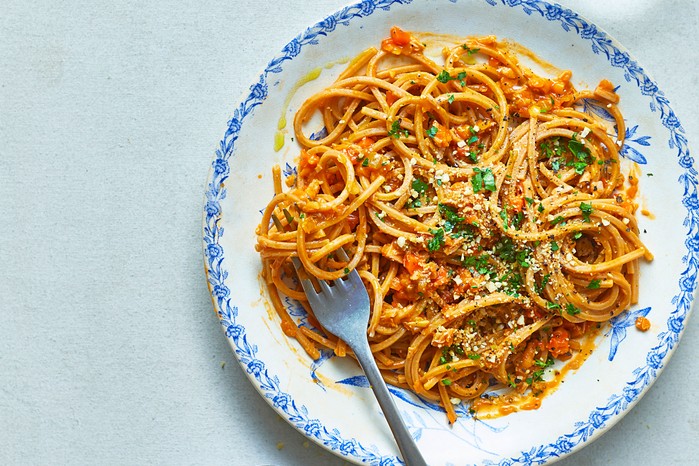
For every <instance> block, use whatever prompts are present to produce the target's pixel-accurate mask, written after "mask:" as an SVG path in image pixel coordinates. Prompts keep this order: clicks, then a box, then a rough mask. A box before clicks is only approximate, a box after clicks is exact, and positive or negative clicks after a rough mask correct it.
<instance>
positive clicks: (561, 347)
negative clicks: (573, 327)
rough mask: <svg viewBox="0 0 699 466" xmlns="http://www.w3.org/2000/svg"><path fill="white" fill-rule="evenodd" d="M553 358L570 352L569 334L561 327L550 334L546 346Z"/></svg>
mask: <svg viewBox="0 0 699 466" xmlns="http://www.w3.org/2000/svg"><path fill="white" fill-rule="evenodd" d="M546 349H548V350H549V351H550V352H551V355H552V356H553V357H554V358H557V357H559V356H561V355H563V354H566V353H568V352H569V351H570V334H569V333H568V330H566V329H564V328H563V327H558V328H557V329H556V330H554V331H553V333H552V334H551V339H550V340H549V344H548V345H547V346H546Z"/></svg>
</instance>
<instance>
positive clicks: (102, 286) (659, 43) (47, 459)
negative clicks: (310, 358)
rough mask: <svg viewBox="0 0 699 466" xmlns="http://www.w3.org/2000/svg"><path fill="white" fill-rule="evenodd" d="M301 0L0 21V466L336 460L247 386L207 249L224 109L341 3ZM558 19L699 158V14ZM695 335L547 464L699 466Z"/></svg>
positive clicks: (67, 9) (33, 4) (102, 9)
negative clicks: (612, 64)
mask: <svg viewBox="0 0 699 466" xmlns="http://www.w3.org/2000/svg"><path fill="white" fill-rule="evenodd" d="M306 3H307V2H303V1H301V0H278V1H275V2H264V1H234V0H229V1H185V2H175V1H156V2H137V1H115V2H109V3H108V2H100V1H98V2H89V1H79V0H69V1H63V2H39V1H31V0H25V1H19V0H4V1H3V2H2V5H0V464H234V465H262V464H274V465H315V464H318V465H320V464H323V465H326V464H327V465H341V464H345V462H344V461H343V460H341V459H339V458H337V457H335V456H334V455H332V454H331V453H328V452H326V451H324V450H323V449H321V448H320V447H318V446H316V445H315V444H313V443H311V442H309V441H307V440H306V439H305V438H304V437H303V436H302V435H301V434H299V433H297V432H296V431H295V430H294V429H293V428H292V427H290V426H289V425H288V424H287V423H286V422H285V421H283V420H282V419H281V418H280V417H279V416H278V415H277V414H276V413H275V412H274V411H273V410H272V409H270V408H269V407H268V405H267V404H266V403H265V401H263V399H262V398H261V397H260V396H259V395H258V394H257V392H256V391H255V389H254V388H253V386H252V385H251V384H250V382H249V381H248V379H247V378H246V376H245V374H244V372H243V371H242V370H241V369H240V367H239V366H238V364H237V362H236V360H235V358H234V356H233V353H232V351H231V349H230V348H229V346H228V343H227V342H226V339H225V337H224V335H223V333H222V331H221V329H220V326H219V324H218V321H217V318H216V316H215V315H214V313H213V311H212V307H211V302H210V299H209V294H208V291H207V287H206V284H205V280H204V276H203V260H202V253H201V212H202V208H203V193H204V185H205V179H206V176H207V170H208V167H209V165H210V162H211V158H212V155H213V151H214V150H215V148H216V145H217V142H218V141H219V139H220V138H221V137H222V135H223V132H224V130H225V127H226V123H227V121H228V119H229V117H230V116H231V114H232V110H233V108H234V106H235V105H236V103H237V100H238V98H239V97H240V96H241V95H242V93H243V91H245V90H247V89H248V87H249V85H250V84H251V83H252V82H253V81H254V80H256V78H257V76H258V75H259V73H260V71H261V70H262V68H263V67H264V65H265V64H266V63H267V61H268V60H269V59H270V58H271V57H272V56H274V55H276V54H277V53H278V52H279V51H280V49H281V47H282V46H283V45H284V44H285V43H286V42H287V41H289V40H290V39H291V38H292V37H294V36H295V35H296V34H298V33H299V32H301V31H302V30H303V28H304V27H306V26H308V25H310V24H311V23H312V22H315V21H316V20H318V19H321V18H322V17H323V16H325V15H326V14H329V13H331V12H333V11H335V10H336V9H338V8H339V7H340V6H342V5H344V4H345V2H344V1H343V0H316V1H315V2H313V4H314V7H313V8H311V9H309V8H308V7H307V6H305V5H306ZM310 3H311V2H308V4H310ZM561 3H562V4H563V5H564V6H567V7H571V8H574V9H576V10H577V11H579V12H580V13H582V14H583V15H585V16H586V17H588V18H589V19H590V20H592V21H593V22H595V23H597V24H598V25H600V26H601V27H602V28H604V29H606V30H607V31H608V32H609V33H610V34H611V35H613V36H615V37H616V38H617V39H619V41H620V42H621V43H622V44H624V45H626V47H628V48H629V49H631V50H632V52H633V54H634V55H635V57H636V58H637V59H638V61H639V62H640V63H641V64H643V65H644V66H645V68H646V69H647V70H648V71H649V73H650V74H651V75H652V76H653V77H654V78H655V79H656V81H657V82H658V83H659V85H660V87H661V89H663V90H664V91H665V93H666V95H667V97H668V98H669V99H670V101H671V103H672V106H673V108H674V109H675V111H676V112H677V114H678V115H679V117H680V119H681V121H682V124H683V126H684V128H685V129H686V132H687V135H688V137H689V140H690V145H693V147H694V148H695V150H696V147H697V144H698V142H697V141H698V140H699V138H698V136H699V133H698V130H699V119H698V118H697V109H699V93H698V92H697V89H699V79H698V73H697V71H696V69H697V68H696V66H697V62H698V58H699V55H698V54H697V52H696V43H697V40H698V39H699V34H698V32H699V28H698V24H697V7H696V6H695V2H693V1H689V0H687V1H681V0H673V1H661V0H639V1H634V0H624V1H606V2H600V1H582V0H579V1H574V0H570V1H562V2H561ZM698 324H699V319H698V318H697V316H694V317H693V318H692V319H690V321H689V322H688V325H687V329H686V332H685V334H684V337H683V341H682V342H681V344H680V345H679V348H678V349H677V351H676V353H675V355H674V357H673V358H672V360H671V361H670V363H669V364H668V365H667V369H666V370H665V371H664V373H663V374H662V376H661V377H660V378H659V380H658V381H657V383H656V384H655V385H654V386H653V387H652V388H651V389H650V390H649V392H648V394H647V395H646V396H645V398H644V399H643V400H641V402H640V403H639V404H638V405H637V406H636V407H635V408H634V409H633V410H632V411H631V412H630V413H629V414H628V415H627V416H626V417H625V418H624V419H623V420H621V421H620V422H619V423H618V424H617V425H616V426H614V427H613V428H612V429H611V430H610V431H609V432H608V433H607V434H606V435H604V436H603V437H602V438H601V439H599V440H598V441H596V442H595V443H593V444H591V445H590V446H588V447H586V448H584V449H583V450H582V451H580V452H579V453H577V454H575V455H573V456H572V457H570V458H567V459H565V460H563V461H562V462H561V463H560V464H564V465H577V464H580V465H606V464H620V465H636V464H650V465H655V464H664V465H672V464H697V461H699V440H697V439H698V438H699V421H698V419H699V398H698V395H697V393H699V390H697V389H696V387H697V383H699V368H698V365H697V362H696V354H697V352H698V351H699V328H698V327H699V325H698Z"/></svg>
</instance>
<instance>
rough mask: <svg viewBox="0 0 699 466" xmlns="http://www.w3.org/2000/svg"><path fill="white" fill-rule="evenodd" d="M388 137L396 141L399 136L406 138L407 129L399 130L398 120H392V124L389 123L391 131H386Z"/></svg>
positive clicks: (407, 134)
mask: <svg viewBox="0 0 699 466" xmlns="http://www.w3.org/2000/svg"><path fill="white" fill-rule="evenodd" d="M388 135H389V136H393V137H394V138H396V139H400V137H401V135H403V136H404V137H406V138H407V137H408V136H409V135H410V133H409V132H408V130H407V129H401V127H400V118H399V119H397V120H393V123H391V129H390V130H389V131H388Z"/></svg>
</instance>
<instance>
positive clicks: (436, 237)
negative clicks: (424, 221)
mask: <svg viewBox="0 0 699 466" xmlns="http://www.w3.org/2000/svg"><path fill="white" fill-rule="evenodd" d="M430 233H432V235H433V236H432V238H430V239H429V241H427V249H429V250H430V251H432V252H434V251H438V250H439V248H441V247H442V246H444V228H437V229H436V230H433V229H431V228H430Z"/></svg>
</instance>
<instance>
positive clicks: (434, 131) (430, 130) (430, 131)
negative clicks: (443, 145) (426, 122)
mask: <svg viewBox="0 0 699 466" xmlns="http://www.w3.org/2000/svg"><path fill="white" fill-rule="evenodd" d="M437 131H439V129H438V128H437V127H436V126H430V127H429V128H428V129H427V131H426V132H425V133H426V134H427V135H428V136H429V137H431V138H433V139H434V137H435V136H436V135H437Z"/></svg>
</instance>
